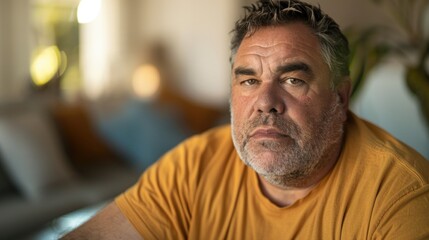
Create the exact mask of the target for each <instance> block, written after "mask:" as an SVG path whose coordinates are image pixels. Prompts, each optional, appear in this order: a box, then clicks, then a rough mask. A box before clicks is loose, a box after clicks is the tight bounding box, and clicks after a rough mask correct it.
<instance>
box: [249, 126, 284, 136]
mask: <svg viewBox="0 0 429 240" xmlns="http://www.w3.org/2000/svg"><path fill="white" fill-rule="evenodd" d="M250 137H251V138H285V137H288V135H286V134H284V133H282V132H281V131H279V130H278V129H275V128H257V129H255V130H253V131H252V132H251V133H250Z"/></svg>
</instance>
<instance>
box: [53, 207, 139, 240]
mask: <svg viewBox="0 0 429 240" xmlns="http://www.w3.org/2000/svg"><path fill="white" fill-rule="evenodd" d="M61 239H63V240H76V239H105V240H107V239H143V238H142V237H141V236H140V234H139V233H138V232H137V230H136V229H135V228H134V227H133V225H132V224H131V223H130V222H129V221H128V219H127V218H126V217H125V216H124V215H123V214H122V212H121V211H120V210H119V208H118V207H117V206H116V204H115V203H114V202H112V203H110V204H109V205H108V206H107V207H106V208H104V209H103V210H101V211H100V212H99V213H98V214H97V215H95V216H94V217H93V218H91V219H90V220H89V221H88V222H86V223H84V224H83V225H82V226H80V227H78V228H77V229H75V230H74V231H72V232H71V233H69V234H67V235H66V236H64V237H63V238H61Z"/></svg>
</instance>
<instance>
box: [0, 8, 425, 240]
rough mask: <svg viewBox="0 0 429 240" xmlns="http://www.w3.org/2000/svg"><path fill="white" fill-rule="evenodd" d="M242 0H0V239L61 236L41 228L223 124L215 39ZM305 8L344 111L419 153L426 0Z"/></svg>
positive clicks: (224, 61)
mask: <svg viewBox="0 0 429 240" xmlns="http://www.w3.org/2000/svg"><path fill="white" fill-rule="evenodd" d="M251 2H253V1H250V0H235V1H230V0H217V1H208V0H177V1H168V0H1V1H0V239H19V238H22V235H24V234H27V233H28V232H32V231H34V230H40V229H41V227H42V228H44V229H49V231H50V232H52V231H56V234H59V233H61V232H64V231H66V230H65V228H64V226H63V225H61V226H60V224H59V222H60V221H59V220H57V221H53V219H58V217H59V216H62V215H64V214H66V213H69V212H73V211H75V210H77V209H82V208H85V207H87V206H94V205H97V204H99V203H103V202H105V201H108V200H109V199H112V198H113V197H114V196H115V195H117V194H118V193H120V192H122V191H123V190H124V189H126V188H127V187H128V186H130V185H131V184H132V183H133V182H134V181H135V180H136V179H137V178H138V176H139V173H140V172H141V171H142V170H144V169H145V168H146V167H148V166H149V165H150V164H152V163H153V161H155V160H156V159H158V158H159V157H160V156H161V155H162V154H163V153H164V152H165V151H168V150H169V149H171V148H172V147H173V146H175V145H176V144H177V143H179V142H180V141H181V140H183V139H184V138H186V137H188V136H190V135H192V134H195V133H199V132H202V131H204V130H206V129H208V128H211V127H214V126H217V125H220V124H224V123H227V122H228V121H229V115H228V98H229V80H230V77H229V74H230V65H229V61H228V59H229V41H230V34H229V32H230V31H231V29H232V27H233V24H234V22H235V20H236V19H237V17H238V16H240V15H241V14H242V13H243V11H242V7H241V6H243V5H244V4H248V3H251ZM308 2H310V3H314V4H320V6H321V7H322V9H324V11H325V12H327V13H328V14H329V15H331V16H332V17H333V18H334V19H336V20H337V22H338V23H339V24H340V26H341V28H342V29H343V30H344V31H345V32H346V33H347V36H348V37H349V39H350V44H351V48H352V60H351V66H352V78H353V83H354V85H355V91H354V93H353V98H352V106H351V108H352V109H353V111H354V112H356V113H357V114H358V115H360V116H362V117H364V118H366V119H368V120H370V121H372V122H374V123H375V124H377V125H379V126H381V127H383V128H385V129H387V130H388V131H389V132H391V133H392V134H393V135H395V136H396V137H398V138H399V139H400V140H402V141H404V142H405V143H407V144H408V145H410V146H412V147H414V148H415V149H416V150H417V151H418V152H420V153H421V154H422V155H424V156H425V157H426V158H429V120H428V119H429V118H428V116H429V111H428V108H429V100H428V98H429V77H428V76H429V75H428V69H429V66H428V65H429V60H428V59H429V58H428V54H429V44H428V43H429V40H428V39H429V37H428V35H429V9H428V2H429V1H427V0H362V1H353V0H323V1H316V0H311V1H308ZM96 209H97V207H96ZM46 224H48V225H46ZM67 227H69V228H70V225H67V226H66V228H67ZM53 229H54V230H53ZM55 229H56V230H55ZM35 238H36V236H35V235H31V237H30V239H35ZM43 238H44V239H47V238H48V237H47V235H43ZM52 239H55V237H52Z"/></svg>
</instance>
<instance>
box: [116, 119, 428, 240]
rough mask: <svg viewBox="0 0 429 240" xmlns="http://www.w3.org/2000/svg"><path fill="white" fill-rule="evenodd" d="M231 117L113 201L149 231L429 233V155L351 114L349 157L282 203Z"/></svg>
mask: <svg viewBox="0 0 429 240" xmlns="http://www.w3.org/2000/svg"><path fill="white" fill-rule="evenodd" d="M230 135H231V129H230V127H229V126H224V127H220V128H216V129H214V130H210V131H209V132H206V133H204V134H201V135H197V136H194V137H192V138H190V139H188V140H186V141H185V142H183V143H182V144H180V145H179V146H177V147H176V148H175V149H173V150H172V151H170V152H168V153H167V154H166V155H165V156H164V157H162V159H160V161H158V162H157V163H155V164H154V165H153V166H151V167H150V168H149V169H148V170H147V171H146V172H145V173H144V174H143V175H142V177H141V179H140V180H139V181H138V182H137V183H136V185H134V186H133V187H131V188H130V189H129V190H127V191H126V192H125V193H124V194H122V195H120V196H118V197H117V198H116V200H115V202H116V204H117V205H118V206H119V208H120V209H121V211H122V212H123V213H124V214H125V216H127V218H128V219H129V220H130V222H131V223H132V224H133V225H134V227H135V228H136V229H137V230H138V231H139V232H140V233H141V235H142V236H144V238H145V239H237V240H241V239H246V240H247V239H306V240H307V239H406V240H409V239H429V184H428V183H429V162H428V161H426V160H425V159H424V158H423V157H422V156H420V155H419V154H418V153H416V152H415V151H414V150H412V149H410V148H408V147H407V146H405V145H404V144H402V143H400V142H399V141H397V140H395V139H394V138H393V137H392V136H390V135H389V134H387V133H386V132H384V131H383V130H381V129H379V128H378V127H376V126H374V125H372V124H370V123H368V122H365V121H363V120H361V119H359V118H357V117H356V116H354V115H353V114H352V113H350V114H349V120H348V122H347V130H346V141H345V146H344V148H343V150H342V153H341V156H340V158H339V160H338V162H337V164H336V166H335V167H334V169H333V170H332V171H331V172H330V174H328V175H327V176H326V177H325V178H324V179H322V181H321V182H320V183H319V184H318V186H317V187H316V188H315V189H314V190H313V191H312V192H311V193H310V194H309V195H307V196H306V197H305V198H303V199H301V200H299V201H297V202H296V203H294V204H293V205H291V206H288V207H284V208H280V207H277V206H276V205H274V204H272V203H271V202H270V201H269V200H268V199H267V198H266V197H265V196H264V195H263V193H262V192H261V190H260V188H259V187H258V178H257V174H256V173H255V172H254V171H253V170H252V169H250V168H249V167H247V166H245V165H244V164H243V163H242V161H241V160H240V159H239V157H238V155H237V153H236V151H235V149H234V147H233V144H232V140H231V137H230Z"/></svg>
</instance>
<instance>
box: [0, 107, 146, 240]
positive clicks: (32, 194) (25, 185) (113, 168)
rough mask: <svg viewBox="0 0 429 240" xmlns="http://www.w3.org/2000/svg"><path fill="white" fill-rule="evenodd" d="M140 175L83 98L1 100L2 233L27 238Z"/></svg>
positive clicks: (106, 198) (109, 196) (112, 193)
mask: <svg viewBox="0 0 429 240" xmlns="http://www.w3.org/2000/svg"><path fill="white" fill-rule="evenodd" d="M139 175H140V173H139V171H136V170H135V168H133V166H132V165H130V164H127V162H126V161H123V159H122V157H121V155H120V154H118V153H117V152H115V151H114V149H113V148H112V146H110V145H109V144H108V143H107V142H106V141H105V140H104V139H103V138H101V137H100V135H99V134H98V132H97V131H96V127H94V125H93V121H92V119H91V117H90V114H88V108H86V107H85V106H83V105H82V104H66V103H60V102H58V101H56V100H55V101H46V100H34V99H31V100H26V101H22V102H19V103H8V104H3V105H0V239H23V238H24V236H28V235H29V234H31V233H32V232H35V231H37V230H39V229H42V228H44V227H45V226H46V225H47V224H48V223H49V222H51V221H52V220H53V219H55V218H57V217H59V216H61V215H64V214H66V213H69V212H71V211H74V210H77V209H80V208H84V207H87V206H90V205H93V204H97V203H100V202H103V201H110V200H112V199H113V198H114V197H115V196H116V195H118V194H119V193H121V192H122V191H124V190H126V189H127V188H128V187H129V186H131V185H132V184H133V183H134V182H135V181H136V180H137V179H138V177H139Z"/></svg>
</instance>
